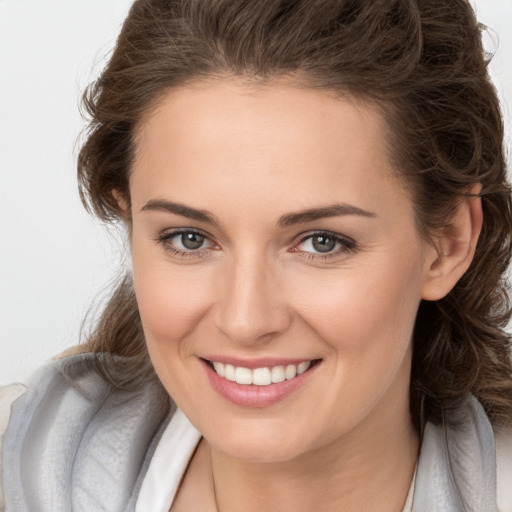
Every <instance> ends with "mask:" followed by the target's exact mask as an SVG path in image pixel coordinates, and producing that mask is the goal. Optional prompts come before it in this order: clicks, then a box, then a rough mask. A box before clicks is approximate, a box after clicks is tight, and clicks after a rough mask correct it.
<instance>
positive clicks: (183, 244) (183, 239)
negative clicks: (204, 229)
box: [171, 231, 206, 251]
mask: <svg viewBox="0 0 512 512" xmlns="http://www.w3.org/2000/svg"><path fill="white" fill-rule="evenodd" d="M205 240H206V237H205V236H203V235H200V234H199V233H195V232H194V231H188V232H184V233H179V234H177V235H175V236H173V237H172V238H171V241H172V243H173V244H174V245H176V246H177V247H179V248H180V249H183V250H186V251H197V249H200V248H201V247H202V246H203V244H204V243H205Z"/></svg>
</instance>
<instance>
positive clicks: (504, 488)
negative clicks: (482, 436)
mask: <svg viewBox="0 0 512 512" xmlns="http://www.w3.org/2000/svg"><path fill="white" fill-rule="evenodd" d="M496 484H497V490H498V508H499V510H500V512H512V428H508V429H500V430H498V431H497V432H496Z"/></svg>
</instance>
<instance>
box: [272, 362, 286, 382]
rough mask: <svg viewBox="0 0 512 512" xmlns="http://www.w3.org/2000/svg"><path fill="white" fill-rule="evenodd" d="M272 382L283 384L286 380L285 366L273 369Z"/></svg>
mask: <svg viewBox="0 0 512 512" xmlns="http://www.w3.org/2000/svg"><path fill="white" fill-rule="evenodd" d="M271 374H272V382H273V383H274V384H277V383H278V382H283V381H284V380H285V379H286V376H285V374H284V366H274V368H272V372H271Z"/></svg>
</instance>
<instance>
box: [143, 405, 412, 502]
mask: <svg viewBox="0 0 512 512" xmlns="http://www.w3.org/2000/svg"><path fill="white" fill-rule="evenodd" d="M200 439H201V434H200V433H199V432H198V431H197V430H196V428H195V427H194V426H193V425H192V424H191V423H190V421H189V420H188V418H187V417H186V416H185V415H184V414H183V413H182V412H181V411H180V410H179V409H178V410H177V411H176V412H175V414H174V416H173V417H172V419H171V421H170V422H169V425H167V428H166V429H165V431H164V433H163V435H162V437H161V438H160V441H159V443H158V445H157V447H156V450H155V453H154V454H153V458H152V459H151V463H150V464H149V468H148V470H147V472H146V476H145V477H144V480H143V482H142V486H141V489H140V492H139V496H138V498H137V505H136V507H135V512H147V511H148V510H151V512H169V509H170V508H171V505H172V502H173V501H174V497H175V496H176V492H177V491H178V487H179V485H180V482H181V479H182V478H183V474H184V473H185V470H186V469H187V466H188V463H189V462H190V459H191V457H192V455H193V454H194V451H195V449H196V447H197V444H198V443H199V441H200ZM163 482H165V485H163ZM413 491H414V479H413V481H412V484H411V487H410V489H409V494H408V496H407V500H406V503H405V507H404V508H403V510H402V512H411V510H412V498H413Z"/></svg>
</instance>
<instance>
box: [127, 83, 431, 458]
mask: <svg viewBox="0 0 512 512" xmlns="http://www.w3.org/2000/svg"><path fill="white" fill-rule="evenodd" d="M130 192H131V200H132V218H133V226H132V253H133V273H134V281H135V288H136V294H137V299H138V303H139V308H140V314H141V318H142V323H143V327H144V332H145V335H146V339H147V345H148V349H149V353H150V356H151V359H152V362H153V364H154V367H155V369H156V372H157V373H158V375H159V377H160V379H161V381H162V383H163V385H164V386H165V387H166V389H167V390H168V392H169V393H170V394H171V396H172V397H173V398H174V400H175V401H176V402H177V404H178V406H179V407H180V408H181V409H182V410H183V411H184V412H185V414H186V415H187V416H188V417H189V418H190V420H191V421H192V423H193V424H194V425H195V426H196V427H197V428H198V430H199V431H200V432H201V433H202V434H203V435H204V436H205V438H206V439H207V440H208V441H209V442H210V444H211V445H212V446H213V447H215V449H217V450H219V451H221V452H223V453H225V454H227V455H229V456H233V457H238V458H241V459H244V460H252V461H284V460H291V459H293V458H294V457H299V456H300V455H304V454H307V453H310V452H311V451H314V450H319V449H325V448H329V447H331V446H334V445H336V444H338V445H340V446H341V445H343V444H344V443H345V444H346V443H349V442H352V443H354V442H359V441H357V440H358V439H359V440H360V439H369V438H372V436H373V438H375V439H378V438H379V436H380V435H381V434H382V433H385V432H392V431H394V430H395V431H396V429H401V428H403V426H404V425H410V417H409V410H408V405H409V395H408V388H409V380H410V363H411V336H412V330H413V325H414V320H415V315H416V312H417V309H418V305H419V302H420V300H421V298H422V293H423V287H424V284H425V281H426V276H427V274H428V269H429V266H430V265H431V263H432V260H433V259H434V257H435V249H434V248H433V247H432V246H430V245H427V244H426V243H424V242H423V241H422V239H421V238H420V236H419V234H418V232H417V230H416V228H415V221H414V215H413V205H412V203H411V200H410V198H409V196H408V194H407V192H406V191H405V189H404V188H403V187H402V186H400V183H399V181H398V179H397V178H396V176H395V175H394V174H393V171H392V168H391V164H390V162H389V154H388V147H387V144H386V140H385V127H384V124H383V122H382V120H381V118H380V117H379V115H378V114H377V112H376V111H375V110H373V109H372V108H369V107H365V106H362V105H361V104H359V103H356V102H352V101H348V100H341V99H335V98H333V97H331V96H329V95H327V94H325V93H321V92H318V91H311V90H305V89H298V88H293V87H291V86H289V85H286V84H284V83H276V84H274V85H268V86H261V87H255V86H250V85H247V84H244V83H242V82H239V83H237V82H234V81H228V80H225V81H223V80H219V81H211V82H205V83H201V84H196V85H194V86H191V87H187V88H182V89H176V90H174V91H172V92H171V93H170V94H168V95H167V96H166V97H165V98H164V99H162V100H161V102H160V104H159V106H158V108H157V109H156V110H155V111H154V112H153V113H152V114H151V115H150V116H149V117H148V118H147V119H146V120H145V121H144V122H143V123H142V125H141V126H140V131H139V133H138V151H137V156H136V160H135V163H134V166H133V173H132V175H131V179H130ZM214 365H215V367H216V368H217V371H216V370H215V369H214ZM305 368H307V369H306V370H305V371H304V369H305ZM217 372H218V373H217ZM301 372H303V373H301ZM219 374H220V375H219ZM295 374H297V375H295ZM294 375H295V376H294ZM232 379H235V381H233V380H232ZM272 381H275V382H274V383H271V382H272ZM251 382H252V384H251Z"/></svg>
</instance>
